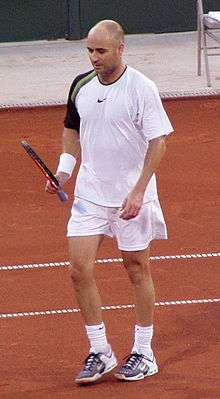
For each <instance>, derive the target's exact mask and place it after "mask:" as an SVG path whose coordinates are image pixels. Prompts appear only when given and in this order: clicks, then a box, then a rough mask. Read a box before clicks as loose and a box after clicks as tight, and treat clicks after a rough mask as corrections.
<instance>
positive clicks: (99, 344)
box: [85, 322, 111, 354]
mask: <svg viewBox="0 0 220 399" xmlns="http://www.w3.org/2000/svg"><path fill="white" fill-rule="evenodd" d="M85 328H86V332H87V336H88V339H89V342H90V346H91V351H92V352H95V353H100V352H101V353H105V354H107V353H108V352H109V351H110V349H111V346H110V345H109V343H108V341H107V338H106V333H105V325H104V323H103V322H102V323H101V324H97V325H93V326H85Z"/></svg>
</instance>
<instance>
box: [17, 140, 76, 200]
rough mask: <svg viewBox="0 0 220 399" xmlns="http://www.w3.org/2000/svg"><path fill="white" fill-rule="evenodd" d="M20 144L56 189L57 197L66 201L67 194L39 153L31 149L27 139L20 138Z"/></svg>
mask: <svg viewBox="0 0 220 399" xmlns="http://www.w3.org/2000/svg"><path fill="white" fill-rule="evenodd" d="M21 145H22V147H23V148H24V149H25V151H26V152H27V153H28V155H29V156H30V157H31V158H32V159H33V161H34V162H35V163H36V165H37V166H38V168H39V169H40V170H41V172H42V173H43V174H44V176H45V177H46V178H47V180H49V181H50V183H51V185H52V186H53V187H54V188H55V189H56V190H57V195H58V197H59V199H60V200H61V201H62V202H64V201H67V200H68V195H67V194H66V193H65V192H64V191H62V190H61V188H60V185H59V182H58V180H57V178H56V177H55V176H54V174H53V173H52V172H51V171H50V169H48V167H47V166H46V165H45V163H44V161H42V159H41V158H40V157H39V155H37V153H36V152H35V151H34V150H33V148H32V147H31V146H30V144H28V142H27V141H25V140H22V141H21Z"/></svg>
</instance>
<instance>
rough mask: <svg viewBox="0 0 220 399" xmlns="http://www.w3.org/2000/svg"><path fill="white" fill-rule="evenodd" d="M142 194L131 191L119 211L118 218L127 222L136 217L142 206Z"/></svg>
mask: <svg viewBox="0 0 220 399" xmlns="http://www.w3.org/2000/svg"><path fill="white" fill-rule="evenodd" d="M143 198H144V192H142V191H137V190H136V189H134V190H132V191H131V192H130V193H129V194H128V196H127V198H125V200H124V202H123V204H122V207H121V209H120V218H122V219H125V220H128V219H132V218H134V217H135V216H137V215H138V213H139V211H140V209H141V207H142V205H143Z"/></svg>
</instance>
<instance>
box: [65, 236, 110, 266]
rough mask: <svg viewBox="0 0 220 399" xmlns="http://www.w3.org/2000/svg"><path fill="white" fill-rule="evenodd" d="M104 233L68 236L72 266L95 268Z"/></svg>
mask: <svg viewBox="0 0 220 399" xmlns="http://www.w3.org/2000/svg"><path fill="white" fill-rule="evenodd" d="M103 237H104V236H103V235H94V236H79V237H76V236H75V237H68V246H69V256H70V263H71V267H75V268H78V269H81V268H83V269H84V270H86V269H93V267H94V263H95V259H96V255H97V252H98V249H99V246H100V245H101V243H102V240H103Z"/></svg>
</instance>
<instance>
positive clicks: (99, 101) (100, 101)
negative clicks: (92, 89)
mask: <svg viewBox="0 0 220 399" xmlns="http://www.w3.org/2000/svg"><path fill="white" fill-rule="evenodd" d="M105 100H106V98H103V99H102V100H99V98H98V100H97V102H98V103H102V102H103V101H105Z"/></svg>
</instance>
